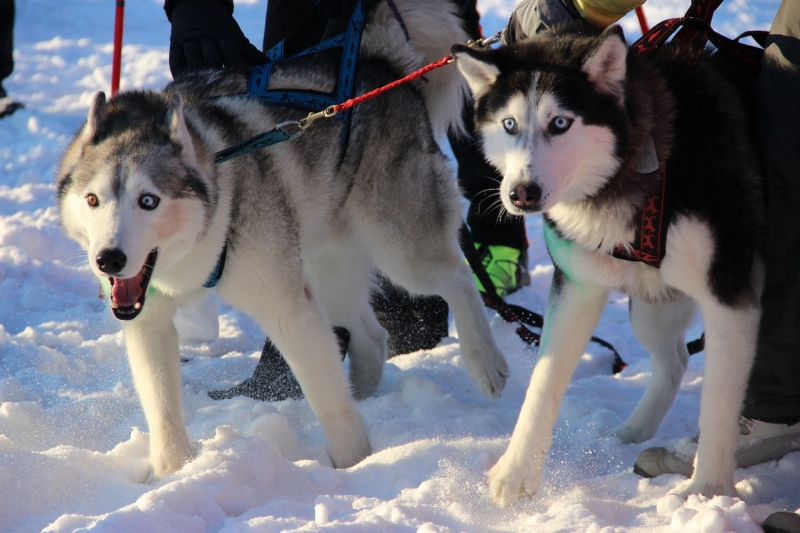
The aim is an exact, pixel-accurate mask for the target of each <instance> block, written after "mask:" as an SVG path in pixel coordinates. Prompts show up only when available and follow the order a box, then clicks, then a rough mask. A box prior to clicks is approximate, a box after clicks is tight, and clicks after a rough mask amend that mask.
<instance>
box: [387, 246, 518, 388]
mask: <svg viewBox="0 0 800 533" xmlns="http://www.w3.org/2000/svg"><path fill="white" fill-rule="evenodd" d="M434 242H435V244H433V243H434ZM394 244H395V246H394V247H393V250H387V249H386V247H384V248H383V250H382V252H383V253H377V254H375V259H376V262H377V263H378V268H380V270H381V272H383V273H385V274H386V275H387V276H388V277H389V278H390V279H391V280H392V281H394V282H395V283H398V284H399V285H401V286H403V287H405V288H406V289H408V290H409V291H410V292H411V293H418V294H438V295H439V296H441V297H442V298H444V299H445V301H447V303H448V305H449V306H450V309H451V310H452V312H453V316H454V317H455V321H456V329H457V330H458V336H459V340H460V343H461V354H462V357H463V359H464V364H465V366H466V370H467V374H469V376H470V377H471V378H472V380H473V381H474V382H475V384H476V385H478V388H479V389H480V390H481V391H482V392H483V393H484V394H486V395H487V396H489V397H490V398H495V397H498V396H500V393H501V392H502V390H503V388H504V387H505V383H506V378H507V377H508V365H507V364H506V360H505V358H504V357H503V354H502V353H501V352H500V350H499V349H498V348H497V345H496V344H495V342H494V337H493V336H492V332H491V329H490V328H489V321H488V319H487V318H486V311H485V310H484V306H483V302H482V301H481V297H480V294H479V293H478V289H477V288H476V287H475V282H474V281H473V278H472V271H471V270H470V269H469V266H467V263H466V262H465V260H464V256H463V254H462V253H461V250H460V249H459V248H458V246H457V241H456V239H455V238H454V237H452V238H449V239H445V238H442V239H440V240H435V239H431V241H430V243H427V244H431V246H424V245H423V246H420V242H419V240H418V241H417V242H416V243H408V244H409V245H408V246H398V245H397V242H396V241H395V243H394ZM398 249H402V250H403V251H404V252H405V253H404V254H398V253H396V252H397V250H398ZM391 252H394V253H391Z"/></svg>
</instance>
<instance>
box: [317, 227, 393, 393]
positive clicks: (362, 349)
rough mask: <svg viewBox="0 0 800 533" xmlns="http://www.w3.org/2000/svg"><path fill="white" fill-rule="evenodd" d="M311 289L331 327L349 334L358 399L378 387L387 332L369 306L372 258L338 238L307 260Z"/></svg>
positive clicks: (353, 245) (354, 382)
mask: <svg viewBox="0 0 800 533" xmlns="http://www.w3.org/2000/svg"><path fill="white" fill-rule="evenodd" d="M305 265H306V270H307V272H309V279H310V280H311V284H312V287H311V292H312V293H313V295H314V297H315V298H316V299H317V300H318V301H319V303H320V305H322V307H323V309H325V313H326V315H327V317H328V319H329V320H330V323H331V325H332V326H342V327H345V328H347V330H348V332H349V333H350V344H349V348H348V354H349V357H350V385H351V386H352V390H353V395H354V396H355V397H356V398H357V399H361V398H365V397H367V396H371V395H372V394H374V393H375V389H377V387H378V385H379V383H380V380H381V376H382V375H383V365H384V362H385V361H386V357H387V348H386V341H387V339H388V336H389V335H388V333H387V332H386V330H385V329H383V327H382V326H381V325H380V323H378V320H377V319H376V318H375V313H374V312H373V311H372V307H371V306H370V289H371V288H372V276H373V274H372V270H373V268H374V267H373V266H372V260H371V259H370V258H369V256H368V255H367V253H366V251H365V250H364V249H363V247H360V246H358V244H357V243H355V242H352V241H348V242H341V241H337V242H336V246H331V247H328V249H326V250H325V252H324V253H321V254H318V255H317V256H316V257H314V259H313V260H310V261H306V263H305Z"/></svg>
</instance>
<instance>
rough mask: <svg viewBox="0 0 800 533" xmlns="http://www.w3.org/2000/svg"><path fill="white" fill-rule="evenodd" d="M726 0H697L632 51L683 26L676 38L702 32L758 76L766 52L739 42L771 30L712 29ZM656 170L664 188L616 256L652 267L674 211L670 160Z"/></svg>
mask: <svg viewBox="0 0 800 533" xmlns="http://www.w3.org/2000/svg"><path fill="white" fill-rule="evenodd" d="M721 3H722V0H693V1H692V5H691V7H690V8H689V10H688V11H687V12H686V15H685V16H684V17H682V18H674V19H667V20H665V21H663V22H660V23H659V24H656V25H655V26H653V28H652V29H651V30H650V31H648V32H647V33H645V34H644V35H642V37H641V38H640V39H639V40H638V41H636V42H635V43H633V45H631V50H632V51H633V52H634V53H636V54H640V55H641V54H650V53H652V52H653V51H655V50H656V49H658V48H659V47H661V45H663V44H664V43H665V42H667V39H669V38H670V37H671V36H672V35H673V34H674V33H675V32H676V31H677V30H678V29H679V28H680V32H678V34H677V35H675V39H680V40H684V41H687V42H688V41H691V40H693V39H696V38H698V37H699V35H700V34H701V33H702V34H704V35H705V37H706V38H707V39H708V40H709V41H710V42H711V43H712V44H713V45H714V46H715V47H716V48H717V50H719V51H721V52H724V53H725V54H727V55H728V56H729V57H730V58H731V59H733V60H734V61H736V62H737V63H739V64H740V65H741V66H742V67H743V68H745V69H747V70H748V71H749V73H750V75H752V76H753V77H754V78H755V77H757V76H758V73H759V69H760V66H761V56H762V55H763V53H764V51H763V50H762V49H761V48H756V47H755V46H748V45H746V44H742V43H740V42H739V39H741V38H742V37H745V36H750V37H753V39H755V40H756V42H758V43H759V44H762V46H763V43H764V41H765V38H766V34H767V32H746V33H743V34H742V35H740V36H739V37H737V38H736V39H728V38H727V37H725V36H723V35H720V34H718V33H717V32H715V31H714V30H712V29H711V26H709V23H710V22H711V17H712V16H713V14H714V10H715V9H717V7H719V5H720V4H721ZM660 163H661V164H660V166H659V169H658V170H657V171H656V172H658V174H659V175H660V177H661V190H660V191H659V192H658V193H656V194H653V195H652V196H650V197H648V198H647V202H646V203H645V205H644V206H643V208H642V210H641V212H640V214H639V215H638V218H639V224H638V225H637V227H636V234H635V235H634V239H633V242H632V243H631V245H630V246H629V247H626V246H624V245H622V244H618V245H617V246H616V248H615V249H614V251H613V252H612V254H611V255H612V256H613V257H616V258H618V259H624V260H626V261H640V262H642V263H645V264H647V265H650V266H652V267H656V268H658V267H660V266H661V261H662V260H663V259H664V254H665V253H666V244H667V227H669V222H670V218H671V215H672V210H671V209H670V194H669V182H668V179H667V178H668V173H667V169H666V163H665V162H663V161H662V162H660Z"/></svg>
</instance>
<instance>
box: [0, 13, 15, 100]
mask: <svg viewBox="0 0 800 533" xmlns="http://www.w3.org/2000/svg"><path fill="white" fill-rule="evenodd" d="M13 70H14V0H0V98H5V97H6V92H5V90H4V89H3V80H4V79H6V78H7V77H9V76H10V75H11V72H12V71H13Z"/></svg>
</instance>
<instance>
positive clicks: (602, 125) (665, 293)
mask: <svg viewBox="0 0 800 533" xmlns="http://www.w3.org/2000/svg"><path fill="white" fill-rule="evenodd" d="M454 52H455V53H456V56H457V63H458V65H459V68H460V69H461V71H462V72H463V73H464V75H465V76H466V77H467V79H468V82H469V84H470V88H471V89H472V91H473V94H474V96H475V100H476V125H477V129H478V133H479V135H480V137H481V140H482V144H483V147H484V150H485V153H486V155H487V158H488V159H489V160H490V161H491V162H492V163H493V164H494V165H495V166H496V167H497V168H498V169H500V171H501V172H502V173H503V176H504V177H503V182H502V184H501V186H500V196H501V200H502V202H503V205H504V206H505V208H506V209H507V210H508V211H509V212H510V213H512V214H515V215H524V214H527V213H534V212H540V211H543V212H544V213H545V214H544V217H545V224H544V233H545V235H544V237H545V241H546V244H547V248H548V251H549V253H550V255H551V257H552V259H553V263H554V264H555V274H554V277H553V284H552V288H551V291H550V297H549V299H548V303H547V311H546V318H545V327H544V331H543V335H542V342H541V347H540V355H539V361H538V362H537V364H536V367H535V369H534V371H533V376H532V378H531V383H530V387H529V389H528V392H527V395H526V398H525V402H524V404H523V406H522V410H521V413H520V417H519V421H518V422H517V425H516V427H515V429H514V433H513V435H512V437H511V442H510V443H509V446H508V449H507V451H506V453H505V454H504V455H503V456H502V457H501V458H500V460H499V461H498V463H497V464H496V465H495V466H494V468H492V470H491V472H490V473H489V476H490V479H489V483H490V488H491V493H492V497H493V498H494V500H495V502H497V503H498V504H499V505H501V506H507V505H509V504H511V503H513V502H514V501H516V499H517V498H519V497H520V495H525V494H528V495H531V494H533V493H535V492H536V491H537V490H538V488H539V485H540V483H541V477H542V466H543V464H544V460H545V457H546V455H547V453H548V449H549V448H550V443H551V440H552V428H553V424H554V423H555V421H556V417H557V416H558V411H559V405H560V403H561V399H562V398H563V396H564V393H565V391H566V388H567V386H568V385H569V381H570V377H571V376H572V373H573V371H574V369H575V367H576V365H577V362H578V360H579V359H580V356H581V354H582V353H583V350H584V348H585V346H586V344H587V342H588V340H589V337H590V335H591V334H592V331H593V330H594V328H595V326H596V325H597V322H598V320H599V318H600V314H601V312H602V310H603V308H604V307H605V304H606V301H607V298H608V295H609V291H610V290H612V289H616V290H621V291H624V292H626V293H628V294H629V296H630V302H631V303H630V314H631V323H632V327H633V330H634V332H635V333H636V336H637V337H638V338H639V340H640V341H641V342H642V344H643V345H644V346H645V347H646V348H647V349H648V350H649V351H650V353H651V356H652V360H653V376H652V379H651V382H650V384H649V385H648V387H647V390H646V391H645V394H644V397H643V398H642V400H641V401H640V403H639V405H638V406H637V407H636V409H635V410H634V411H633V413H632V414H631V415H630V417H629V418H628V420H627V421H626V422H625V423H624V424H623V425H622V426H620V427H618V428H615V429H613V430H611V431H610V434H612V435H616V436H617V437H619V438H620V439H621V440H622V441H624V442H643V441H646V440H648V439H650V438H652V437H653V436H654V435H655V432H656V430H657V429H658V426H659V424H660V423H661V420H662V419H663V418H664V415H665V414H666V413H667V411H668V410H669V408H670V406H671V404H672V402H673V400H674V398H675V396H676V394H677V391H678V387H679V386H680V383H681V377H682V376H683V373H684V371H685V369H686V365H687V361H688V358H689V354H688V351H687V348H686V344H685V338H684V336H685V332H686V329H687V328H688V327H689V324H690V322H691V320H692V317H693V314H694V312H695V308H696V306H698V307H699V308H700V310H701V311H702V315H703V319H704V322H705V330H706V355H705V357H706V360H705V363H706V364H705V373H704V384H703V396H702V402H701V410H700V420H699V425H700V430H701V438H700V441H699V448H698V452H697V457H696V468H695V471H694V475H693V477H692V479H691V481H690V482H689V484H688V486H686V487H683V488H682V490H681V491H680V492H681V493H682V494H684V495H685V494H691V493H702V494H706V495H715V494H728V495H731V494H734V493H735V490H734V485H733V469H734V464H735V463H734V450H735V448H736V442H737V435H738V424H737V422H738V418H739V412H740V409H741V405H742V399H743V396H744V392H745V388H746V386H747V379H748V374H749V370H750V366H751V364H752V360H753V356H754V352H755V340H756V333H757V327H758V321H759V316H760V306H759V297H760V291H761V285H762V276H763V274H762V264H761V259H760V246H761V241H762V233H763V228H764V197H763V184H762V177H761V170H760V163H759V156H758V150H757V140H756V139H755V128H754V127H753V121H752V111H753V104H752V99H751V94H750V93H749V91H748V89H747V80H746V79H744V78H743V76H742V74H741V73H740V72H739V71H738V70H737V68H736V67H734V66H733V65H732V64H730V63H729V60H728V59H727V58H725V57H724V56H721V55H718V54H713V55H712V54H710V53H709V52H708V51H707V50H704V49H702V48H698V47H692V46H688V45H681V44H673V43H669V44H667V45H664V46H663V47H662V48H660V49H659V50H658V51H656V52H655V53H654V54H652V55H651V56H649V57H646V58H645V57H639V56H635V55H633V54H629V53H628V47H627V44H626V42H625V40H624V36H623V35H622V31H621V29H620V28H619V27H617V26H614V27H611V28H608V29H607V30H605V31H603V32H602V33H601V32H600V31H599V30H593V31H592V30H589V29H588V28H586V26H585V25H581V24H576V25H574V26H566V27H560V28H554V29H551V30H549V31H547V32H544V33H542V34H539V35H537V36H535V37H533V38H531V39H530V40H528V41H524V42H521V43H518V44H516V45H512V46H510V47H502V48H500V49H497V50H491V51H485V52H480V51H473V50H469V49H466V48H465V47H455V48H454ZM650 139H652V144H651V142H650ZM650 146H652V147H653V148H654V152H655V153H654V154H652V155H655V156H656V157H657V162H656V167H658V164H659V163H660V165H662V166H663V165H666V173H667V179H668V184H669V185H668V186H669V188H670V192H669V194H671V201H672V216H671V220H670V222H669V225H668V228H667V240H666V255H665V257H664V259H663V262H662V263H661V266H660V268H655V267H653V266H649V265H646V264H644V263H637V262H630V261H626V260H623V259H617V258H615V257H612V256H611V255H610V253H611V252H612V250H614V249H615V247H617V246H619V245H622V246H623V247H628V248H629V247H630V246H631V243H632V241H633V237H634V228H636V226H637V222H638V221H640V220H641V219H640V218H637V217H638V216H639V215H638V213H639V210H640V209H641V208H642V206H643V205H644V202H645V201H646V199H647V198H648V197H650V196H651V195H653V194H655V193H657V192H659V191H660V190H661V189H660V187H661V180H660V178H659V176H660V173H659V172H657V171H656V172H652V168H650V169H648V170H647V171H646V172H640V170H641V169H642V167H643V166H644V167H648V166H651V167H652V165H648V164H647V160H648V157H647V156H648V155H649V153H650V152H652V151H653V150H652V149H651V148H649V147H650ZM650 159H651V162H652V161H655V160H656V158H650ZM643 161H644V162H645V163H644V164H643V163H642V162H643Z"/></svg>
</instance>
